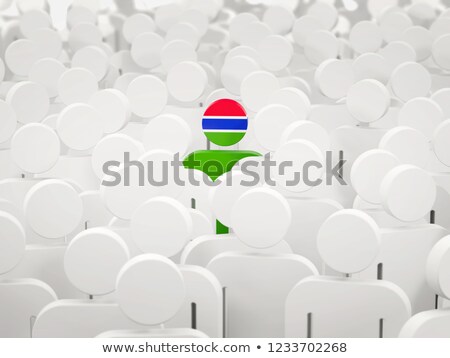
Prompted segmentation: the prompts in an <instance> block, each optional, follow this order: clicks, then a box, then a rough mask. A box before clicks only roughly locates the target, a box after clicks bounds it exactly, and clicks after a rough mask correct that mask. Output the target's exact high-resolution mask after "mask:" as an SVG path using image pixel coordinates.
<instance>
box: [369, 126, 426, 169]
mask: <svg viewBox="0 0 450 358" xmlns="http://www.w3.org/2000/svg"><path fill="white" fill-rule="evenodd" d="M378 147H379V148H380V149H384V150H387V151H388V152H391V153H392V154H394V155H395V156H396V157H397V158H398V159H399V160H400V162H401V163H402V164H411V165H415V166H417V167H419V168H424V169H425V168H426V166H427V165H428V162H429V160H430V151H431V148H430V142H429V140H428V138H427V137H425V135H424V134H423V133H421V132H419V131H418V130H417V129H414V128H411V127H404V126H399V127H395V128H392V129H390V130H389V131H388V132H386V134H385V135H384V136H383V137H382V138H381V140H380V143H379V145H378Z"/></svg>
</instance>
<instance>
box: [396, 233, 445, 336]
mask: <svg viewBox="0 0 450 358" xmlns="http://www.w3.org/2000/svg"><path fill="white" fill-rule="evenodd" d="M449 257H450V236H446V237H444V238H442V239H441V240H439V241H438V242H437V244H436V245H434V247H433V248H432V249H431V251H430V254H429V255H428V260H427V264H426V274H427V282H428V284H429V285H430V287H431V289H432V290H433V291H434V292H435V293H436V307H435V309H434V310H430V311H424V312H420V313H417V314H416V315H414V316H413V317H411V318H410V319H409V320H408V321H407V322H406V323H405V325H404V326H403V328H402V330H401V331H400V335H399V337H402V338H425V337H426V338H449V337H450V311H449V310H448V309H444V308H439V304H438V300H439V297H442V298H445V299H449V298H450V286H449V280H448V270H449V264H450V260H449Z"/></svg>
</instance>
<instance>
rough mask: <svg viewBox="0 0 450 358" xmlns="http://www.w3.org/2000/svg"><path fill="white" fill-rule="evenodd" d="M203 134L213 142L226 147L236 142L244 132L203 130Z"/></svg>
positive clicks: (242, 136)
mask: <svg viewBox="0 0 450 358" xmlns="http://www.w3.org/2000/svg"><path fill="white" fill-rule="evenodd" d="M205 135H206V137H207V138H208V139H209V140H210V141H211V142H213V143H214V144H217V145H221V146H225V147H226V146H230V145H233V144H236V143H238V142H239V141H240V140H241V139H242V138H244V136H245V132H205Z"/></svg>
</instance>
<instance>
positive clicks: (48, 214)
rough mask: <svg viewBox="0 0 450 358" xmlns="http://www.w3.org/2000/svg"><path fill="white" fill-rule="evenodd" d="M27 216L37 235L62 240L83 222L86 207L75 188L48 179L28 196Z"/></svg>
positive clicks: (56, 180)
mask: <svg viewBox="0 0 450 358" xmlns="http://www.w3.org/2000/svg"><path fill="white" fill-rule="evenodd" d="M24 209H25V216H26V219H27V221H28V224H29V225H30V226H31V228H32V229H33V231H34V232H36V233H37V234H39V235H41V236H43V237H45V238H48V239H60V238H63V237H65V236H66V235H68V234H70V233H71V232H72V231H73V230H75V229H76V227H77V226H78V224H79V223H80V220H81V217H82V213H83V204H82V201H81V198H80V196H79V195H78V193H77V192H76V191H75V189H74V188H73V187H72V186H71V185H70V184H68V183H67V182H65V181H63V180H58V179H49V180H44V181H42V182H40V183H38V184H36V185H34V186H33V187H32V188H31V189H30V190H29V191H28V194H27V195H26V197H25V202H24Z"/></svg>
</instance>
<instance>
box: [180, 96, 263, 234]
mask: <svg viewBox="0 0 450 358" xmlns="http://www.w3.org/2000/svg"><path fill="white" fill-rule="evenodd" d="M202 128H203V133H204V134H205V136H206V138H208V140H209V141H210V142H212V143H214V144H216V145H218V146H221V147H229V146H232V145H234V144H237V143H238V142H240V141H241V140H242V138H244V136H245V134H246V132H247V128H248V117H247V113H246V111H245V109H244V107H242V105H241V104H239V103H238V102H237V101H235V100H232V99H228V98H222V99H219V100H217V101H214V102H213V103H211V105H209V107H208V108H207V109H206V111H205V113H204V114H203V119H202ZM258 156H261V154H260V153H258V152H255V151H249V150H223V149H218V150H210V149H208V150H199V151H196V152H193V153H191V154H189V155H188V156H187V157H186V158H185V159H184V161H183V165H184V167H185V168H186V169H196V170H200V171H202V172H203V173H205V174H206V175H208V177H209V178H210V179H211V180H213V181H215V180H216V179H217V178H219V177H220V176H221V175H222V174H224V173H227V172H229V171H230V170H231V169H232V168H233V167H234V165H235V164H236V163H237V162H238V161H239V160H241V159H244V158H248V157H258ZM228 232H229V230H228V227H226V226H225V225H223V224H222V223H221V222H220V221H218V220H217V221H216V233H217V234H226V233H228Z"/></svg>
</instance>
